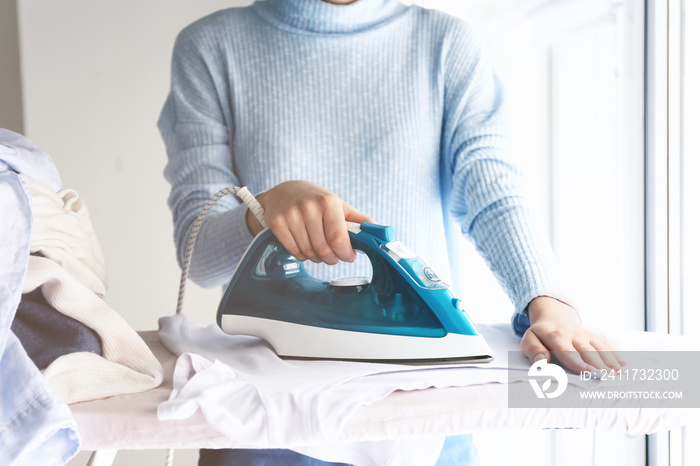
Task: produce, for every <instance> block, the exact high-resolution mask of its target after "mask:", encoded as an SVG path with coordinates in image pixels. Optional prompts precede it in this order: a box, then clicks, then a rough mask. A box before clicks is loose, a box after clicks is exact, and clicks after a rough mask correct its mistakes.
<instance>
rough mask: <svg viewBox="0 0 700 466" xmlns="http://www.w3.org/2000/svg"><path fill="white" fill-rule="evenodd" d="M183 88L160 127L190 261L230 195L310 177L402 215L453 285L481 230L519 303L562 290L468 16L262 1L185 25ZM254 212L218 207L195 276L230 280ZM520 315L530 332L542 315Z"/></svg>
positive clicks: (175, 68)
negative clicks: (465, 250)
mask: <svg viewBox="0 0 700 466" xmlns="http://www.w3.org/2000/svg"><path fill="white" fill-rule="evenodd" d="M171 85H172V87H171V91H170V94H169V96H168V98H167V101H166V103H165V106H164V108H163V111H162V114H161V117H160V120H159V128H160V130H161V133H162V136H163V139H164V141H165V143H166V146H167V152H168V163H167V166H166V169H165V176H166V178H167V180H168V181H169V182H170V183H171V184H172V192H171V194H170V197H169V200H168V203H169V206H170V208H171V210H172V212H173V218H174V225H175V241H176V244H177V249H178V251H179V256H180V258H182V255H183V253H184V249H185V244H186V241H187V236H188V234H189V230H190V228H191V225H192V223H193V221H194V218H195V217H196V216H197V214H198V212H199V210H200V209H201V207H202V206H203V204H204V203H205V201H206V200H207V199H209V197H210V196H211V195H212V194H214V193H215V192H216V191H217V190H218V189H220V188H222V187H225V186H229V185H237V186H243V185H245V186H248V188H249V189H250V191H251V192H252V193H253V194H258V193H261V192H263V191H265V190H268V189H270V188H272V187H273V186H275V185H277V184H279V183H281V182H283V181H286V180H293V179H302V180H309V181H312V182H315V183H317V184H319V185H321V186H324V187H326V188H328V189H330V190H332V191H334V192H335V193H337V194H338V195H339V196H340V197H341V198H343V199H344V200H346V201H347V202H349V203H350V204H352V205H354V206H355V207H357V208H358V209H359V210H360V211H362V212H364V213H366V214H368V215H370V216H371V217H373V218H374V219H376V220H377V221H378V222H379V223H382V224H386V225H393V226H394V227H395V229H396V233H397V236H398V238H399V239H400V240H401V241H402V242H403V243H405V244H407V245H408V246H409V247H411V248H412V249H413V250H414V251H416V252H417V253H418V254H419V255H420V256H421V257H422V258H423V259H424V260H425V261H426V262H427V263H428V264H430V265H431V266H432V267H433V268H434V269H435V270H436V271H437V272H438V273H439V274H440V275H442V276H443V278H446V279H448V280H449V278H450V276H451V275H452V277H453V278H454V277H457V276H458V274H455V273H454V272H455V270H458V269H459V268H464V267H469V264H463V263H456V262H457V261H453V263H452V264H450V257H451V255H453V254H454V251H455V244H456V241H457V239H458V235H460V234H464V235H466V236H467V237H468V238H470V239H471V240H473V241H474V243H475V245H476V247H477V249H478V250H479V252H480V253H481V254H482V255H483V256H484V257H485V258H486V261H487V262H488V264H489V266H490V267H491V270H492V271H493V273H494V274H495V275H496V277H497V278H498V280H499V281H500V283H501V284H502V285H503V287H504V289H505V290H506V292H507V293H508V295H509V297H510V298H511V300H512V301H513V304H514V306H515V311H516V313H518V312H520V311H522V310H523V309H524V308H525V307H526V305H527V303H528V302H529V301H530V300H531V299H533V298H534V297H536V296H539V295H549V296H557V294H559V283H558V281H557V272H556V266H555V261H554V258H553V255H552V252H551V249H550V247H549V245H548V244H547V240H546V236H545V235H544V233H543V232H542V231H541V230H540V229H539V228H538V226H537V225H536V223H535V221H534V220H533V214H532V212H531V210H530V207H529V206H528V201H527V200H526V198H525V197H524V195H523V184H522V180H521V174H520V172H519V171H518V170H517V169H516V168H515V165H514V162H513V161H512V160H511V153H510V149H509V139H508V127H507V123H506V118H505V117H504V114H505V110H504V102H503V96H504V94H503V89H502V86H501V83H500V81H499V80H498V78H497V77H496V76H495V75H494V73H493V71H492V68H491V67H490V66H489V64H488V62H487V60H486V59H485V57H484V56H483V54H482V52H481V50H480V48H479V45H478V44H477V41H476V38H475V35H474V32H473V31H472V29H471V28H470V27H469V26H468V25H467V24H465V23H464V22H463V21H461V20H458V19H455V18H453V17H451V16H448V15H446V14H444V13H441V12H438V11H432V10H426V9H422V8H420V7H416V6H406V5H404V4H402V3H400V2H398V1H397V0H359V1H357V2H355V3H353V4H350V5H347V6H338V5H332V4H329V3H326V2H322V1H320V0H267V1H259V2H256V3H254V4H253V5H252V6H249V7H245V8H232V9H227V10H223V11H220V12H217V13H215V14H212V15H210V16H207V17H205V18H203V19H201V20H199V21H197V22H195V23H193V24H191V25H190V26H188V27H187V28H185V29H184V30H183V31H182V32H181V33H180V35H179V36H178V38H177V41H176V44H175V48H174V54H173V63H172V84H171ZM244 214H245V207H244V206H239V204H238V201H237V200H236V199H233V198H232V197H231V198H225V199H223V200H222V201H220V202H219V204H218V205H217V208H216V209H215V211H214V212H212V213H211V214H210V217H209V218H208V220H207V221H206V222H205V226H204V228H203V229H202V231H201V232H200V236H199V238H198V241H197V246H196V247H195V251H194V257H193V263H192V268H191V270H190V276H191V278H193V279H194V281H195V282H197V283H199V284H200V285H202V286H206V287H211V286H221V285H223V284H225V283H226V282H227V281H228V280H229V278H230V277H231V275H232V273H233V271H234V269H235V266H236V264H237V263H238V261H239V260H240V257H241V255H242V253H243V252H244V250H245V248H246V247H247V246H248V244H249V243H250V241H251V239H252V238H251V236H250V233H249V232H248V230H247V228H246V225H245V222H244ZM460 230H461V231H460ZM310 269H311V270H312V272H313V269H314V266H312V267H310ZM318 274H323V272H318V273H317V275H318ZM466 301H467V302H468V297H466ZM212 312H214V311H212ZM516 323H519V324H518V325H516V332H517V333H520V334H522V332H523V331H524V329H526V328H527V325H528V323H527V318H526V317H525V316H524V315H519V316H518V317H517V318H514V325H515V324H516Z"/></svg>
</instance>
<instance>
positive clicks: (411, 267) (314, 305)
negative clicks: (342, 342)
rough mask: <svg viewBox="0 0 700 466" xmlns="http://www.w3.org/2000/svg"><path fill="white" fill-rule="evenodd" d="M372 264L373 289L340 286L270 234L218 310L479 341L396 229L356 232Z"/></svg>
mask: <svg viewBox="0 0 700 466" xmlns="http://www.w3.org/2000/svg"><path fill="white" fill-rule="evenodd" d="M349 234H350V241H351V244H352V247H353V248H354V249H356V250H360V251H362V252H364V253H365V254H366V255H367V257H368V258H369V261H370V263H371V265H372V271H373V272H372V278H371V281H370V282H369V283H362V282H355V283H351V284H349V285H348V286H342V284H341V285H340V286H336V285H333V284H330V283H328V282H323V281H321V280H318V279H316V278H314V277H312V276H310V275H309V274H308V273H307V272H306V271H305V269H304V265H303V264H302V263H301V262H299V261H298V260H296V259H295V258H294V257H293V256H291V255H290V254H289V253H288V252H287V250H286V249H285V248H284V247H283V246H282V244H281V243H280V242H279V241H278V240H277V238H275V236H274V235H273V234H272V232H271V231H270V230H265V231H263V232H262V233H260V234H259V235H258V236H257V237H256V238H255V240H254V241H253V243H252V244H251V246H250V247H249V248H248V250H247V251H246V254H245V255H244V257H243V259H242V260H241V262H240V264H239V266H238V268H237V269H236V272H235V273H234V276H233V278H232V279H231V281H230V283H229V285H228V287H227V288H226V291H225V293H224V296H223V298H222V300H221V303H220V305H219V310H218V313H217V322H218V324H219V326H222V316H224V315H238V316H251V317H256V318H260V319H269V320H276V321H282V322H290V323H295V324H301V325H306V326H315V327H321V328H327V329H336V330H345V331H351V332H363V333H375V334H384V335H403V336H409V337H421V338H440V337H444V336H445V335H446V334H448V333H452V334H460V335H470V336H478V335H480V334H479V331H478V330H477V328H476V326H475V325H474V324H473V322H472V321H471V319H470V318H469V316H468V315H467V313H466V312H465V311H464V310H463V309H462V306H461V302H460V300H459V299H457V298H455V297H454V296H453V294H452V293H451V292H450V290H449V288H448V287H447V285H446V284H445V283H444V282H443V281H441V280H440V279H439V278H438V277H437V275H436V274H435V273H434V272H433V271H432V270H431V269H430V267H428V266H427V265H426V264H425V263H424V262H423V261H422V260H421V259H420V258H419V257H417V256H416V255H415V254H414V253H412V252H411V251H410V250H409V249H408V248H406V247H405V246H404V245H403V244H401V243H400V242H398V241H397V240H396V236H395V233H394V229H393V227H391V226H382V225H376V224H370V223H362V224H360V225H359V227H356V228H351V229H349Z"/></svg>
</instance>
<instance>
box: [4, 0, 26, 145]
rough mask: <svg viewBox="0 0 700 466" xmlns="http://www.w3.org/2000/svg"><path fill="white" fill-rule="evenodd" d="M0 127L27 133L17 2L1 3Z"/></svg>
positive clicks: (14, 0)
mask: <svg viewBox="0 0 700 466" xmlns="http://www.w3.org/2000/svg"><path fill="white" fill-rule="evenodd" d="M0 128H7V129H10V130H12V131H16V132H18V133H21V132H22V131H24V124H23V118H22V80H21V77H20V67H19V37H18V31H17V2H16V0H3V1H2V2H0Z"/></svg>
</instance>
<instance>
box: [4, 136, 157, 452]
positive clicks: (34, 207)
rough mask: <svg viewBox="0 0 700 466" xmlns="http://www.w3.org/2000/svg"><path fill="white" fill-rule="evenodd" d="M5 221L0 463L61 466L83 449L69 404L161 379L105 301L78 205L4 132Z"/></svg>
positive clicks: (48, 167)
mask: <svg viewBox="0 0 700 466" xmlns="http://www.w3.org/2000/svg"><path fill="white" fill-rule="evenodd" d="M0 213H1V216H0V451H2V452H3V453H2V457H3V464H11V465H12V464H64V463H65V462H66V461H67V460H68V459H70V457H72V456H73V455H74V454H75V453H76V452H77V451H78V449H79V447H80V440H79V438H78V434H77V429H76V426H75V421H74V420H73V417H72V415H71V413H70V410H69V409H68V407H67V406H66V403H74V402H78V401H87V400H94V399H99V398H105V397H109V396H113V395H119V394H126V393H136V392H140V391H145V390H148V389H151V388H154V387H156V386H158V385H160V383H161V381H162V377H163V371H162V368H161V366H160V363H159V362H158V360H157V359H156V358H155V356H154V355H153V353H152V352H151V351H150V350H149V348H148V347H147V346H146V344H145V343H144V342H143V340H142V339H141V338H140V337H139V336H138V334H137V333H136V331H135V330H133V329H132V328H131V327H130V326H129V324H128V323H127V322H126V321H125V320H124V319H123V318H122V317H121V316H120V315H119V314H118V313H117V312H116V311H114V310H113V309H112V308H110V307H109V306H108V305H107V303H106V302H105V301H104V299H103V298H104V296H105V292H106V287H107V269H106V267H105V262H104V258H103V255H102V251H101V249H100V246H99V243H98V241H97V237H96V235H95V233H94V230H93V228H92V224H91V222H90V218H89V215H88V211H87V208H86V206H85V203H84V202H83V200H82V198H81V197H80V196H79V195H78V194H77V193H76V192H75V191H73V190H70V189H64V188H63V186H62V183H61V180H60V177H59V174H58V170H57V169H56V166H55V165H54V164H53V162H52V160H51V157H49V156H48V155H47V154H45V153H44V152H42V151H41V150H40V149H39V148H37V147H36V146H35V145H34V144H33V143H32V142H31V141H30V140H28V139H27V138H25V137H24V136H22V135H19V134H16V133H14V132H12V131H8V130H5V129H0Z"/></svg>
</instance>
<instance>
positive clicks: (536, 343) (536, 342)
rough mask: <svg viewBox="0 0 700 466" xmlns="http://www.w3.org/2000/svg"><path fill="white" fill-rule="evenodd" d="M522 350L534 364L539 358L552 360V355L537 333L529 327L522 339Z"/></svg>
mask: <svg viewBox="0 0 700 466" xmlns="http://www.w3.org/2000/svg"><path fill="white" fill-rule="evenodd" d="M520 351H522V353H523V354H524V355H525V356H526V357H527V358H528V359H529V360H530V363H532V364H534V363H535V361H537V360H539V359H545V360H547V362H549V361H550V359H551V355H550V354H549V351H548V350H547V348H546V347H545V346H544V344H542V342H541V341H540V339H539V338H537V335H535V333H534V332H533V331H532V330H530V329H528V330H527V331H526V332H525V335H523V339H522V340H520Z"/></svg>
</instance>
